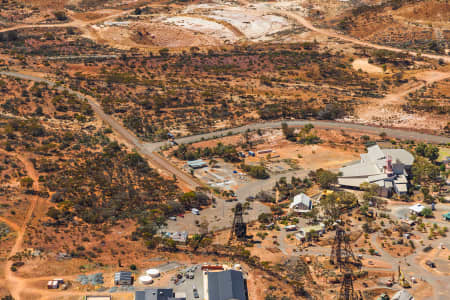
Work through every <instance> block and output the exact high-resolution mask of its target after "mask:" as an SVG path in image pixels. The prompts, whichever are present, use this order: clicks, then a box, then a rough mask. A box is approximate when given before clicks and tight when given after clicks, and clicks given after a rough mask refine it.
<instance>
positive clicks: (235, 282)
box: [207, 270, 247, 300]
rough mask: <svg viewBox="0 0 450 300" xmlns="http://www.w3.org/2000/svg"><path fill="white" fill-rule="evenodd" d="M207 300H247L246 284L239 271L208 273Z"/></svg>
mask: <svg viewBox="0 0 450 300" xmlns="http://www.w3.org/2000/svg"><path fill="white" fill-rule="evenodd" d="M207 299H208V300H230V299H233V300H247V284H246V282H245V280H244V277H243V275H242V272H241V271H236V270H226V271H222V272H209V273H208V298H207Z"/></svg>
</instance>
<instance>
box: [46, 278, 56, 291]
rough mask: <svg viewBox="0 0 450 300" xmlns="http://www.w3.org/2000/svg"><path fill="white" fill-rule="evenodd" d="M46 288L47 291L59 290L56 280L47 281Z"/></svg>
mask: <svg viewBox="0 0 450 300" xmlns="http://www.w3.org/2000/svg"><path fill="white" fill-rule="evenodd" d="M47 288H48V289H49V290H56V289H58V288H59V281H58V280H49V281H48V283H47Z"/></svg>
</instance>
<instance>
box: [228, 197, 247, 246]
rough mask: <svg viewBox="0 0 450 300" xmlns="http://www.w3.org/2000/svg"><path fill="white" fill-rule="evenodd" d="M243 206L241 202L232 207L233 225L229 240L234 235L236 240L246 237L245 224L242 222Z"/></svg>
mask: <svg viewBox="0 0 450 300" xmlns="http://www.w3.org/2000/svg"><path fill="white" fill-rule="evenodd" d="M243 211H244V209H243V207H242V204H241V203H238V204H236V207H235V208H234V219H233V227H232V228H231V235H230V240H232V239H233V237H236V239H237V240H239V241H243V240H245V239H246V237H247V224H245V223H244V218H243V217H242V215H243Z"/></svg>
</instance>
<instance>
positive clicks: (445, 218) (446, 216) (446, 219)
mask: <svg viewBox="0 0 450 300" xmlns="http://www.w3.org/2000/svg"><path fill="white" fill-rule="evenodd" d="M442 217H443V218H444V220H445V221H450V212H448V213H446V214H444V215H442Z"/></svg>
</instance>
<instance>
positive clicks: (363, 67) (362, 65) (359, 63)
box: [352, 58, 383, 74]
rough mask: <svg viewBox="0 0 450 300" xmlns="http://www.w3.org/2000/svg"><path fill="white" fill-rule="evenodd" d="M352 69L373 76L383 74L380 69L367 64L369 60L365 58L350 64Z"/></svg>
mask: <svg viewBox="0 0 450 300" xmlns="http://www.w3.org/2000/svg"><path fill="white" fill-rule="evenodd" d="M352 67H353V69H355V70H359V69H361V70H363V71H364V72H367V73H374V74H382V73H383V69H382V68H380V67H378V66H375V65H373V64H371V63H369V59H367V58H358V59H355V60H354V61H353V63H352Z"/></svg>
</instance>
